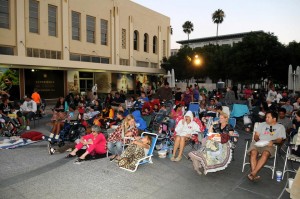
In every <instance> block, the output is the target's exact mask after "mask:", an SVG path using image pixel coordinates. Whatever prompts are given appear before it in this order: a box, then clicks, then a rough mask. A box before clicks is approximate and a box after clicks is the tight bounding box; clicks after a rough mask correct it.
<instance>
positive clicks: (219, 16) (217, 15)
mask: <svg viewBox="0 0 300 199" xmlns="http://www.w3.org/2000/svg"><path fill="white" fill-rule="evenodd" d="M224 18H225V13H224V11H223V10H221V9H218V10H216V11H215V12H214V13H213V14H212V21H213V22H214V23H216V24H217V38H218V31H219V24H221V23H222V22H223V20H224ZM216 43H218V39H217V42H216Z"/></svg>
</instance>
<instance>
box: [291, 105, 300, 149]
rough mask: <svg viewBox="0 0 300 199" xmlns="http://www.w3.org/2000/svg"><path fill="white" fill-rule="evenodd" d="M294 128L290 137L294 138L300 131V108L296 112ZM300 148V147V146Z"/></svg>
mask: <svg viewBox="0 0 300 199" xmlns="http://www.w3.org/2000/svg"><path fill="white" fill-rule="evenodd" d="M292 123H293V129H292V131H291V134H290V139H291V140H293V138H294V137H295V135H296V134H297V133H298V131H299V127H300V110H298V111H297V112H296V114H295V119H294V120H293V122H292ZM298 148H300V147H298Z"/></svg>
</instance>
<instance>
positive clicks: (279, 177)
mask: <svg viewBox="0 0 300 199" xmlns="http://www.w3.org/2000/svg"><path fill="white" fill-rule="evenodd" d="M281 178H282V171H276V181H277V182H280V181H281Z"/></svg>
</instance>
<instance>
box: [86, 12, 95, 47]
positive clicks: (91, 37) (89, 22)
mask: <svg viewBox="0 0 300 199" xmlns="http://www.w3.org/2000/svg"><path fill="white" fill-rule="evenodd" d="M86 41H87V42H90V43H95V17H92V16H86Z"/></svg>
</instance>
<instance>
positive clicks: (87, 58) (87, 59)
mask: <svg viewBox="0 0 300 199" xmlns="http://www.w3.org/2000/svg"><path fill="white" fill-rule="evenodd" d="M81 61H84V62H91V57H90V56H88V55H81Z"/></svg>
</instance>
